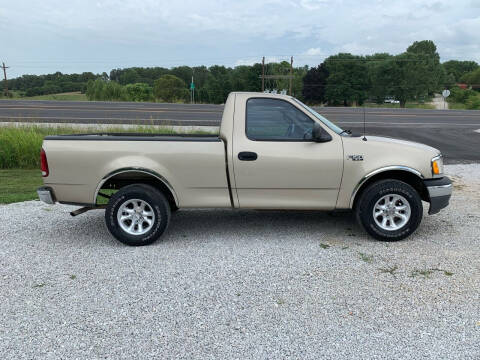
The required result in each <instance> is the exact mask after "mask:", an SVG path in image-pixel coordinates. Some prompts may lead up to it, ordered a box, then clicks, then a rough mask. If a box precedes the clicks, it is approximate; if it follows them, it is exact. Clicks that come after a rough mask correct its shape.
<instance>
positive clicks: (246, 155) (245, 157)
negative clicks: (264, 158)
mask: <svg viewBox="0 0 480 360" xmlns="http://www.w3.org/2000/svg"><path fill="white" fill-rule="evenodd" d="M257 157H258V155H257V153H254V152H251V151H242V152H239V153H238V160H242V161H255V160H257Z"/></svg>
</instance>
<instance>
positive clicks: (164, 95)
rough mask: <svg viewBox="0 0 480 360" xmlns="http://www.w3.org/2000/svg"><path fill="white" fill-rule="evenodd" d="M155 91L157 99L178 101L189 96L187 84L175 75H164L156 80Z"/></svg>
mask: <svg viewBox="0 0 480 360" xmlns="http://www.w3.org/2000/svg"><path fill="white" fill-rule="evenodd" d="M154 93H155V97H156V98H157V99H161V100H163V101H166V102H176V101H179V100H186V99H187V98H188V89H187V84H185V81H183V80H182V79H180V78H178V77H176V76H174V75H163V76H162V77H160V78H159V79H157V80H155V82H154Z"/></svg>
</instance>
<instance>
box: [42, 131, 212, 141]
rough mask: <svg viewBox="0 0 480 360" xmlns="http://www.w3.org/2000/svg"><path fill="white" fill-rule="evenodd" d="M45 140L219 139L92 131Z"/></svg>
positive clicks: (204, 135) (198, 136) (200, 135)
mask: <svg viewBox="0 0 480 360" xmlns="http://www.w3.org/2000/svg"><path fill="white" fill-rule="evenodd" d="M45 140H91V141H200V142H217V141H221V140H220V138H219V137H218V135H210V134H149V133H107V132H105V133H93V134H71V135H50V136H46V137H45Z"/></svg>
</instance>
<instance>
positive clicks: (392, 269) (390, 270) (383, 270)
mask: <svg viewBox="0 0 480 360" xmlns="http://www.w3.org/2000/svg"><path fill="white" fill-rule="evenodd" d="M378 270H380V272H381V273H382V274H390V275H392V276H394V277H395V271H397V270H398V266H397V265H394V266H391V267H387V268H380V269H378Z"/></svg>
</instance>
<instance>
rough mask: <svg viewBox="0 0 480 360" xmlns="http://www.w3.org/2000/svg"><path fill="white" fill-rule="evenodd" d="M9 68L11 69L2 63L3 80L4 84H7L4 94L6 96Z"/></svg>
mask: <svg viewBox="0 0 480 360" xmlns="http://www.w3.org/2000/svg"><path fill="white" fill-rule="evenodd" d="M8 68H9V66H5V63H4V62H2V69H3V79H4V82H5V87H4V90H3V93H4V94H5V96H7V95H8V82H7V69H8Z"/></svg>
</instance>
